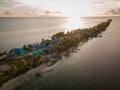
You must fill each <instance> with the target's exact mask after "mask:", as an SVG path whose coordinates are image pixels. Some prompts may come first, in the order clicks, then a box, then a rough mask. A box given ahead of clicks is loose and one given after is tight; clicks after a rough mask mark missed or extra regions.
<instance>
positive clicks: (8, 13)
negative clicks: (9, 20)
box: [4, 10, 13, 15]
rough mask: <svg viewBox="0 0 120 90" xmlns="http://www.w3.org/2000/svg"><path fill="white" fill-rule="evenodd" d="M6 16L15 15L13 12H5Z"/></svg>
mask: <svg viewBox="0 0 120 90" xmlns="http://www.w3.org/2000/svg"><path fill="white" fill-rule="evenodd" d="M4 15H13V12H11V11H8V10H7V11H5V12H4Z"/></svg>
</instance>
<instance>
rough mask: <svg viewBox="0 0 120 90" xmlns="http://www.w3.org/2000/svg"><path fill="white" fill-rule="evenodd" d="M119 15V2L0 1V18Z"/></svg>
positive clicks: (104, 0) (116, 0)
mask: <svg viewBox="0 0 120 90" xmlns="http://www.w3.org/2000/svg"><path fill="white" fill-rule="evenodd" d="M40 15H59V16H71V17H78V16H96V15H120V0H0V16H40Z"/></svg>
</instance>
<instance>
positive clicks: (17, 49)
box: [9, 48, 27, 56]
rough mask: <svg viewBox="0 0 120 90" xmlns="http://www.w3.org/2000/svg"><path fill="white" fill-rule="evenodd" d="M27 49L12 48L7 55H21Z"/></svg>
mask: <svg viewBox="0 0 120 90" xmlns="http://www.w3.org/2000/svg"><path fill="white" fill-rule="evenodd" d="M26 53H27V51H26V50H24V49H22V48H14V49H12V50H11V51H10V52H9V56H14V55H18V54H19V55H23V54H26Z"/></svg>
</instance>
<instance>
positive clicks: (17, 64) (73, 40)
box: [0, 19, 111, 86]
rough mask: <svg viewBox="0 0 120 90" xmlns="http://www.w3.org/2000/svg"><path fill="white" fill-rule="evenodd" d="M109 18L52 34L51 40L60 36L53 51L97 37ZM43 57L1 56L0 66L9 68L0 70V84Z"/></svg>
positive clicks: (26, 69)
mask: <svg viewBox="0 0 120 90" xmlns="http://www.w3.org/2000/svg"><path fill="white" fill-rule="evenodd" d="M110 22H111V19H109V20H108V21H107V22H102V23H100V24H98V25H96V26H94V27H93V28H86V29H77V30H72V31H69V32H67V33H66V34H65V33H64V32H59V33H57V34H55V35H53V36H52V40H53V39H55V38H60V39H61V43H56V45H55V46H54V49H55V50H54V52H57V53H58V55H59V53H60V52H63V51H67V50H69V49H70V48H71V47H76V46H78V45H79V43H80V42H84V41H86V40H88V39H89V38H93V37H97V35H98V34H99V33H101V32H103V31H105V30H106V28H107V27H108V26H109V24H110ZM42 42H46V45H47V46H49V45H50V40H44V39H42ZM31 47H32V45H31V44H29V45H24V46H23V48H24V49H25V50H27V51H31ZM3 55H7V53H6V52H4V53H0V56H3ZM43 57H45V55H41V54H39V55H32V56H24V57H21V58H19V59H11V58H9V57H6V58H3V59H2V60H0V66H1V65H4V64H7V65H9V66H10V69H9V70H7V71H0V86H2V85H3V83H5V82H7V81H8V80H10V79H12V78H15V77H16V76H18V75H20V74H22V73H25V72H26V71H28V70H30V69H32V68H35V67H37V66H39V65H41V64H42V63H43Z"/></svg>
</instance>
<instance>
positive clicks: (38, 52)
mask: <svg viewBox="0 0 120 90" xmlns="http://www.w3.org/2000/svg"><path fill="white" fill-rule="evenodd" d="M32 54H33V55H38V54H45V52H44V51H43V50H41V49H40V50H37V51H34V52H32Z"/></svg>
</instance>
